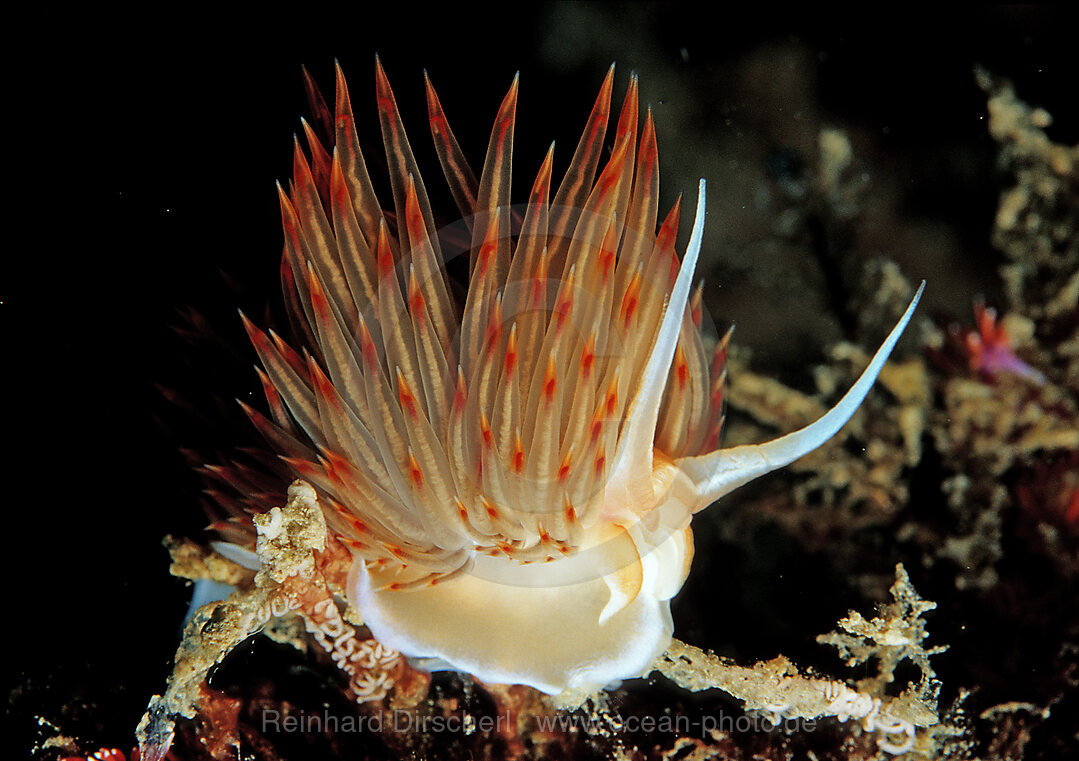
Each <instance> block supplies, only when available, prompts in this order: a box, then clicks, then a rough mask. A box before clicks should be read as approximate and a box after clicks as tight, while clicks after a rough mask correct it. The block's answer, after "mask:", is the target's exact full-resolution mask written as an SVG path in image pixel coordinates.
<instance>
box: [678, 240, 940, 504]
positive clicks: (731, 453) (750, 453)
mask: <svg viewBox="0 0 1079 761" xmlns="http://www.w3.org/2000/svg"><path fill="white" fill-rule="evenodd" d="M687 258H688V252H687ZM924 290H925V281H922V284H921V286H920V287H919V288H918V292H917V293H916V294H914V298H913V299H911V302H910V305H909V306H908V307H907V310H906V311H905V312H904V313H903V316H902V317H900V318H899V322H898V323H897V324H896V326H895V327H894V328H892V332H891V333H889V334H888V337H887V338H886V339H884V343H883V344H881V347H880V348H879V349H877V353H876V354H874V355H873V359H872V360H871V361H870V363H869V366H868V367H866V369H865V370H864V371H863V372H862V375H861V377H859V378H858V380H857V381H856V382H855V384H854V385H853V386H851V388H850V390H849V391H848V392H847V393H846V394H845V395H844V396H843V398H842V399H840V400H839V402H838V403H837V404H836V405H835V406H834V407H832V409H830V410H828V412H826V413H825V414H824V415H823V416H822V417H821V418H820V419H819V420H817V421H816V422H814V423H811V424H809V425H807V426H806V427H805V428H802V429H800V430H797V431H794V432H793V433H788V434H787V435H786V436H782V437H780V438H778V439H775V440H773V441H769V442H767V443H765V444H749V445H744V446H738V447H731V448H730V449H720V450H717V451H715V452H711V453H709V454H705V455H700V456H697V457H683V458H681V459H679V460H677V461H676V462H677V465H678V467H679V468H681V469H682V471H683V472H684V473H685V474H686V475H687V476H689V478H690V480H692V481H693V483H694V484H695V485H696V487H697V493H698V501H697V506H696V509H695V511H694V512H696V511H699V510H702V509H704V508H705V507H707V506H708V505H710V504H712V503H713V502H715V501H716V500H717V499H719V498H720V497H722V496H723V495H725V494H729V493H731V492H732V491H734V490H735V489H737V488H738V487H739V486H743V485H745V484H747V483H749V482H750V481H752V480H754V479H755V478H759V477H760V476H763V475H765V474H766V473H771V472H772V471H773V470H777V469H779V468H782V467H784V466H786V465H789V464H791V463H792V462H794V461H795V460H797V459H798V458H800V457H804V456H805V455H807V454H809V453H810V452H812V451H813V450H814V449H816V448H817V447H819V446H820V445H821V444H823V443H825V442H826V441H828V439H830V438H832V436H834V435H835V434H836V433H838V432H839V430H840V429H841V428H842V427H843V426H844V425H846V424H847V421H848V420H850V419H851V417H852V416H853V415H854V413H855V412H856V411H857V410H858V407H859V405H861V403H862V401H863V400H864V399H865V397H866V395H867V394H868V393H869V389H870V388H872V386H873V383H874V382H875V381H876V380H877V375H879V374H880V371H881V368H883V367H884V363H885V362H887V361H888V357H889V356H890V355H891V353H892V349H893V348H895V344H896V342H897V341H898V340H899V337H900V336H901V335H902V334H903V331H904V329H905V328H906V327H907V323H908V322H910V318H911V316H912V315H913V314H914V309H915V308H916V307H917V306H918V301H919V300H920V299H921V297H922V291H924Z"/></svg>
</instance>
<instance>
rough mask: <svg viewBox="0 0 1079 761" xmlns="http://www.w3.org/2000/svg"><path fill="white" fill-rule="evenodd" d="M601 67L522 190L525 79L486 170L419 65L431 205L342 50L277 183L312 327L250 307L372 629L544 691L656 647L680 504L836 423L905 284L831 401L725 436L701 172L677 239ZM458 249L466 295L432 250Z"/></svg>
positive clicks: (873, 367) (284, 419) (382, 91)
mask: <svg viewBox="0 0 1079 761" xmlns="http://www.w3.org/2000/svg"><path fill="white" fill-rule="evenodd" d="M612 82H613V67H612V70H611V71H610V72H608V74H607V76H606V78H605V79H604V81H603V84H602V87H601V88H600V92H599V96H598V98H597V100H596V103H595V106H594V107H593V109H592V112H591V115H590V116H589V118H588V120H587V123H586V125H585V129H584V134H583V136H582V137H581V139H580V142H579V144H578V145H577V147H576V151H575V152H574V154H573V157H572V160H571V161H570V164H569V168H568V169H567V170H566V173H565V175H564V176H563V178H562V179H561V182H559V183H557V187H555V186H554V181H553V179H552V166H553V150H554V146H553V145H552V146H551V149H550V150H549V151H548V152H547V154H546V157H545V158H544V159H543V161H542V162H541V163H540V165H539V170H538V173H537V175H536V179H535V182H534V184H533V185H532V190H531V194H530V195H529V197H528V200H527V202H526V203H525V204H524V205H522V206H519V207H514V206H512V205H511V201H510V197H509V192H510V183H511V167H512V161H513V134H514V114H515V106H516V100H517V89H518V82H517V79H516V78H515V79H514V81H513V84H512V85H511V87H510V89H509V93H508V94H507V95H506V97H505V99H504V100H503V101H502V105H501V107H500V108H499V110H498V113H497V116H496V117H495V121H494V129H493V131H492V133H491V138H490V142H489V145H488V148H487V156H486V160H485V162H484V164H483V169H482V171H481V172H480V175H479V177H478V178H477V177H476V176H475V174H474V173H473V172H472V171H471V170H470V169H469V166H468V164H467V163H466V161H465V159H464V157H463V154H462V151H461V149H460V147H459V145H458V142H457V140H456V138H455V137H454V134H453V132H452V131H451V130H450V127H449V124H448V122H447V119H446V116H445V114H444V112H443V109H442V106H441V104H440V102H439V99H438V97H437V95H436V93H435V90H434V88H433V87H432V86H431V83H430V80H427V84H426V87H427V106H428V111H429V117H430V129H431V134H432V136H433V138H434V146H435V149H436V152H437V154H438V158H439V160H440V163H441V166H442V170H443V174H444V175H445V179H446V181H447V183H448V185H449V190H450V192H451V194H452V196H453V198H454V200H455V202H456V204H457V206H458V208H459V212H460V215H459V217H458V219H459V221H458V222H456V223H454V224H451V225H443V226H440V225H439V224H437V223H436V217H435V214H434V212H433V211H432V208H431V204H430V202H429V199H428V193H427V190H426V188H425V185H424V181H423V180H422V179H421V174H420V170H419V167H418V165H417V162H416V159H415V157H414V155H413V152H412V149H411V147H410V145H409V141H408V139H407V137H406V134H405V129H404V126H403V124H402V121H401V117H400V115H399V113H398V109H397V106H396V103H395V100H394V96H393V92H392V91H391V89H390V85H389V82H388V81H387V78H386V76H385V73H384V72H383V69H382V67H381V65H380V64H378V63H376V91H377V103H378V117H379V120H380V124H381V131H382V140H383V143H384V147H385V155H386V162H387V169H388V177H389V186H390V188H391V191H392V206H391V207H390V209H391V210H389V211H384V210H383V206H382V205H381V204H380V202H379V200H378V198H376V194H375V190H374V185H373V182H372V179H371V176H370V174H369V172H368V169H367V165H366V162H365V159H364V156H363V154H362V152H361V148H360V140H359V137H358V135H357V130H356V126H355V124H356V123H355V120H354V118H353V109H352V105H351V102H350V99H349V94H348V89H347V87H346V83H345V79H344V77H343V75H342V73H341V71H340V69H338V70H337V81H336V88H337V89H336V103H335V106H336V109H335V110H336V113H335V114H334V115H331V114H330V112H329V109H328V108H326V107H325V106H324V105H322V109H321V110H322V111H323V113H322V114H321V117H322V118H321V120H319V119H316V123H319V122H320V121H321V123H322V124H323V125H324V128H325V131H326V133H327V139H328V140H329V141H330V142H331V143H332V147H331V148H329V149H327V148H326V147H324V145H323V142H322V141H320V140H319V138H318V137H317V136H316V134H315V129H314V128H313V127H310V126H308V125H307V124H306V123H305V125H304V128H305V132H306V137H307V141H308V150H307V151H304V150H302V149H301V148H300V147H299V145H298V144H297V147H296V150H295V159H294V176H293V179H292V181H291V183H290V184H289V187H288V189H287V190H285V189H280V205H281V216H282V219H283V227H284V238H285V240H284V256H283V262H282V279H283V283H284V290H285V297H286V302H287V304H288V306H289V311H290V318H291V321H292V329H293V331H294V333H295V340H296V342H297V343H298V344H299V345H300V346H301V349H300V351H297V350H296V349H294V348H292V347H291V346H290V345H289V344H287V343H286V342H285V341H284V340H282V338H280V337H279V336H278V335H276V334H274V333H273V332H263V331H262V330H260V329H259V328H257V327H255V326H254V325H253V324H251V323H250V322H249V321H247V320H246V318H245V324H246V327H247V330H248V332H249V335H250V337H251V339H252V341H253V343H254V346H255V349H256V352H257V354H258V357H259V360H260V363H261V368H260V369H259V374H260V377H261V379H262V382H263V386H264V389H265V393H266V396H267V399H268V407H269V416H264V415H262V414H260V413H258V412H256V411H254V410H252V409H248V413H249V415H250V416H251V417H252V419H253V420H254V421H255V423H256V425H257V426H258V427H259V428H260V429H261V431H262V432H263V434H264V435H265V436H266V437H267V438H268V439H269V441H270V442H271V444H272V445H273V446H274V448H275V449H276V450H277V452H278V454H279V455H280V457H281V459H282V461H283V462H284V463H286V464H287V465H288V467H289V468H290V469H291V471H292V473H293V474H294V475H295V476H298V477H300V478H302V479H304V480H305V481H307V482H308V483H310V484H311V485H313V486H314V488H315V489H316V491H317V494H318V499H319V503H320V504H321V505H322V506H323V512H324V513H325V518H326V522H327V526H328V527H329V529H330V531H331V533H332V535H333V537H334V538H335V539H336V540H337V541H339V542H340V543H341V544H342V545H344V546H345V547H347V548H348V549H349V550H350V551H351V553H352V556H353V566H352V571H351V574H350V577H349V581H348V596H349V602H350V603H351V604H352V605H354V606H355V608H356V609H357V610H358V611H359V613H360V614H361V615H362V617H363V620H364V623H365V624H366V625H367V626H368V627H369V628H370V630H371V632H372V633H373V635H374V636H375V637H376V638H377V639H378V640H379V641H380V642H381V643H382V644H384V645H385V646H387V647H390V648H394V649H396V650H399V651H400V652H402V653H404V654H406V655H408V656H410V657H415V658H429V659H433V660H434V661H437V662H440V663H444V664H447V665H448V666H449V667H451V668H454V669H458V670H460V671H463V672H467V673H469V674H471V675H473V676H474V677H476V678H477V679H479V680H481V681H486V682H493V683H506V684H523V685H530V686H532V687H534V688H535V689H537V690H540V691H543V692H545V693H549V694H554V693H560V692H563V691H565V690H570V689H599V688H602V687H603V686H604V685H607V684H609V683H611V682H615V681H618V680H622V679H626V678H630V677H634V676H639V675H642V674H645V673H647V671H648V670H649V668H650V664H652V662H653V661H654V659H655V658H656V657H657V656H658V655H659V654H660V653H661V652H662V651H663V650H664V648H665V647H666V646H667V645H668V644H669V642H670V640H671V636H672V631H673V625H672V620H671V613H670V600H671V598H672V597H674V595H675V594H677V593H678V591H679V589H680V588H681V586H682V584H683V582H684V581H685V579H686V575H687V573H688V571H689V567H690V562H691V559H692V557H693V539H692V531H691V528H690V521H691V519H692V517H693V515H694V514H695V513H697V512H698V511H700V510H702V509H704V508H705V507H707V506H709V505H710V504H712V503H713V502H715V501H716V500H717V499H718V498H720V497H721V496H723V495H725V494H727V493H728V492H730V491H732V490H733V489H736V488H737V487H739V486H741V485H742V484H745V483H747V482H748V481H750V480H752V479H754V478H757V477H758V476H761V475H763V474H765V473H768V472H770V471H772V470H775V469H777V468H781V467H783V466H785V465H787V464H789V463H791V462H792V461H794V460H796V459H797V458H799V457H801V456H802V455H804V454H806V453H807V452H809V451H811V450H813V449H814V448H816V447H818V446H819V445H820V444H822V443H823V442H825V441H826V440H827V439H829V438H830V437H831V436H832V435H833V434H835V433H836V432H837V431H838V430H839V429H840V428H841V427H842V426H843V425H844V424H845V423H846V421H847V420H848V419H849V418H850V417H851V415H852V414H853V413H854V411H855V410H856V409H857V407H858V406H859V404H860V403H861V401H862V399H863V398H864V397H865V396H866V394H867V393H868V391H869V389H870V387H871V386H872V384H873V382H874V380H875V379H876V376H877V374H878V373H879V372H880V369H881V367H882V366H883V364H884V362H885V361H886V359H887V357H888V355H889V353H890V352H891V350H892V348H893V346H894V345H895V343H896V341H897V340H898V338H899V336H900V334H901V333H902V331H903V329H904V327H905V326H906V324H907V322H908V321H909V320H910V317H911V314H912V312H913V310H914V308H915V306H916V304H917V301H918V298H919V297H920V295H921V290H919V292H918V295H916V296H915V297H914V300H913V301H912V302H911V304H910V306H909V307H908V308H907V310H906V312H905V313H904V314H903V316H902V318H901V319H900V321H899V323H898V324H897V325H896V327H895V328H894V329H893V330H892V332H891V334H890V335H889V336H888V338H887V340H886V341H885V342H884V344H883V346H881V348H880V349H879V350H878V351H877V353H876V355H875V356H874V357H873V359H872V361H871V362H870V364H869V366H868V368H866V370H865V372H864V373H863V374H862V376H861V377H860V378H859V380H858V381H857V382H856V383H855V384H854V386H853V387H852V388H851V389H850V391H849V392H848V393H847V394H846V395H845V396H844V397H843V398H842V400H840V402H839V403H838V404H837V405H836V406H835V407H834V408H833V409H831V410H830V411H829V412H828V413H827V414H825V415H824V416H823V417H822V418H821V419H820V420H818V421H817V422H815V423H813V424H811V425H809V426H808V427H806V428H804V429H802V430H799V431H796V432H794V433H791V434H788V435H786V436H783V437H782V438H779V439H777V440H775V441H771V442H768V443H766V444H761V445H754V446H738V447H733V448H730V449H719V448H718V434H719V428H720V425H721V422H722V417H723V383H724V380H725V374H724V369H723V358H724V352H725V346H726V344H725V342H724V341H720V342H719V346H718V349H717V351H716V352H715V356H714V357H713V358H712V359H711V361H710V359H709V356H708V352H706V350H705V342H704V339H703V337H702V328H701V323H702V319H701V293H700V289H699V288H698V289H697V290H696V291H695V292H694V293H691V291H693V289H692V287H691V286H692V283H691V281H692V278H693V273H694V268H695V265H696V262H697V257H698V254H699V252H700V247H701V240H702V236H703V233H704V220H705V182H704V180H703V179H702V180H701V181H700V186H699V190H698V194H697V199H696V213H695V217H694V222H693V228H692V235H691V236H690V239H689V243H688V246H687V248H686V251H685V253H684V255H683V256H682V257H681V259H679V257H678V255H677V254H676V252H675V238H676V235H677V230H678V219H679V203H677V202H676V203H675V205H674V207H673V208H672V209H671V210H670V212H669V213H668V214H667V215H666V216H665V218H664V219H663V220H662V222H659V219H658V211H659V170H658V159H657V150H656V135H655V130H654V125H653V120H652V115H651V112H650V111H649V112H648V113H647V115H646V116H645V118H644V120H643V126H642V125H640V124H639V115H638V88H637V82H636V78H635V77H634V78H632V79H631V81H630V84H629V87H628V91H627V93H626V96H625V100H624V104H623V106H622V109H621V113H620V115H619V117H618V119H617V123H616V125H615V127H614V134H613V138H612V139H611V141H610V148H609V151H608V150H607V147H606V143H605V137H606V134H607V124H608V117H609V114H610V101H611V91H612ZM314 101H315V103H316V105H318V104H320V103H321V99H320V98H319V97H317V96H316V97H315V98H314ZM316 110H318V109H316ZM319 116H320V114H318V113H316V117H319ZM552 190H553V191H554V192H553V197H552ZM464 252H468V255H469V264H468V273H469V277H468V283H467V293H466V295H465V296H464V298H463V304H460V305H459V304H458V303H457V302H458V301H460V299H455V298H454V296H453V294H454V285H453V281H452V278H451V277H450V276H449V275H448V274H447V269H446V262H447V261H449V260H450V259H452V258H453V257H455V256H456V255H457V254H459V253H464ZM301 352H302V353H301Z"/></svg>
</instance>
